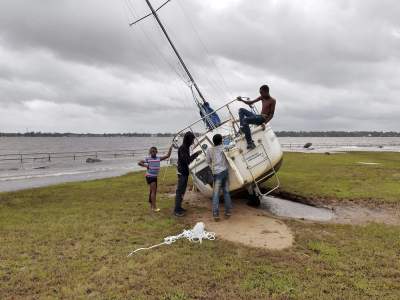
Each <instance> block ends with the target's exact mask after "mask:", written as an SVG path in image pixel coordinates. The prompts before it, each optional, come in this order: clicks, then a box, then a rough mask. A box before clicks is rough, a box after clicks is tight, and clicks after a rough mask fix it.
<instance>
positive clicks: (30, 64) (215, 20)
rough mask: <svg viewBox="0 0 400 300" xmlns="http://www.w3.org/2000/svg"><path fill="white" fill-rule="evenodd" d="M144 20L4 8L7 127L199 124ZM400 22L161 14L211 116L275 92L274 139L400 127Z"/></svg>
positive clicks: (399, 11)
mask: <svg viewBox="0 0 400 300" xmlns="http://www.w3.org/2000/svg"><path fill="white" fill-rule="evenodd" d="M153 2H154V5H155V6H157V5H158V4H160V3H162V1H158V0H153ZM127 3H128V4H130V5H128V6H127V5H126V4H127ZM146 11H147V8H146V7H145V5H144V1H141V0H121V1H105V0H102V1H99V0H89V1H83V2H82V1H77V0H68V1H67V0H63V1H61V0H60V1H50V0H40V1H28V0H12V1H11V0H6V1H1V3H0V113H1V114H2V118H1V119H0V131H24V130H25V129H26V128H30V129H31V130H42V131H77V132H86V131H92V132H112V131H123V132H126V131H151V132H158V131H176V130H178V129H180V128H181V127H183V126H185V125H187V123H189V122H191V121H194V120H196V118H198V116H197V113H196V111H195V110H194V107H193V103H192V102H191V96H190V91H189V90H188V88H187V87H186V85H185V83H184V82H183V80H182V79H181V76H182V70H181V68H180V67H179V66H178V64H177V61H176V59H175V58H174V56H173V55H172V52H171V50H170V48H169V45H168V44H167V42H166V40H165V38H164V37H163V36H162V35H161V34H160V31H159V30H158V29H157V26H156V24H155V22H154V20H152V19H151V18H149V19H147V20H145V21H143V22H142V23H141V24H139V25H137V26H134V27H132V28H129V27H128V25H127V24H128V22H129V21H131V20H133V19H134V18H135V17H137V16H139V15H142V14H144V13H146ZM134 15H135V16H134ZM399 15H400V4H399V3H398V2H397V1H395V0H386V1H381V2H377V1H373V0H368V1H361V0H352V1H347V0H346V1H342V0H337V1H331V2H321V1H317V0H307V1H302V2H294V1H289V0H287V1H276V0H268V1H256V0H247V1H244V0H218V1H212V0H203V1H200V0H196V1H183V0H174V1H171V3H170V4H168V5H167V6H166V7H165V8H163V10H162V12H161V17H162V19H163V21H164V22H165V24H166V26H167V28H168V30H169V32H170V34H171V36H172V38H173V39H174V40H175V41H176V44H177V46H178V48H179V49H180V50H181V52H182V54H183V56H184V58H185V60H186V61H187V62H188V65H189V66H190V68H191V69H192V71H193V73H194V75H195V77H196V78H198V81H199V83H200V85H201V87H202V88H203V90H204V93H205V95H206V96H207V97H208V98H209V99H210V101H211V102H212V103H213V104H214V106H215V107H217V106H220V105H222V104H223V103H224V102H225V101H227V100H228V99H231V98H233V97H234V96H236V95H249V96H252V97H253V96H257V90H258V87H259V85H260V84H262V83H264V82H267V83H268V84H269V85H270V86H271V92H272V94H273V95H274V96H275V97H276V98H277V99H278V107H277V114H276V118H275V119H274V120H273V126H274V128H275V129H277V130H336V129H337V130H373V129H377V130H400V127H399V122H398V115H399V114H400V105H399V104H398V101H397V100H398V98H399V96H400V54H399V53H400V52H399V51H398V49H399V48H400V19H399V18H398V16H399ZM192 24H194V26H195V28H193V27H192ZM197 35H199V36H200V38H201V40H199V39H198V37H197ZM215 65H217V67H218V68H216V66H215ZM220 75H222V76H223V78H221V76H220Z"/></svg>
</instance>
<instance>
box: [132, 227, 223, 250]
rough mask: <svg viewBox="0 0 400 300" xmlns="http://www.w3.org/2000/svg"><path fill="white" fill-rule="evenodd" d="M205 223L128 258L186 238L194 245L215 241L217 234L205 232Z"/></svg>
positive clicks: (168, 237) (167, 238) (169, 237)
mask: <svg viewBox="0 0 400 300" xmlns="http://www.w3.org/2000/svg"><path fill="white" fill-rule="evenodd" d="M204 227H205V226H204V223H203V222H198V223H196V225H195V226H194V227H193V229H190V230H184V231H183V232H182V233H181V234H178V235H172V236H167V237H166V238H164V242H163V243H160V244H156V245H153V246H150V247H147V248H139V249H136V250H134V251H132V252H131V253H129V254H128V257H129V256H131V255H133V254H135V253H136V252H139V251H142V250H149V249H153V248H156V247H159V246H161V245H171V244H172V243H175V242H176V241H177V240H179V239H182V238H186V239H187V240H188V241H189V242H192V243H201V242H202V241H203V240H210V241H213V240H215V232H208V231H205V230H204Z"/></svg>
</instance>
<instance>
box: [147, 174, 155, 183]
mask: <svg viewBox="0 0 400 300" xmlns="http://www.w3.org/2000/svg"><path fill="white" fill-rule="evenodd" d="M146 181H147V184H150V183H152V182H155V183H156V184H157V177H151V176H146Z"/></svg>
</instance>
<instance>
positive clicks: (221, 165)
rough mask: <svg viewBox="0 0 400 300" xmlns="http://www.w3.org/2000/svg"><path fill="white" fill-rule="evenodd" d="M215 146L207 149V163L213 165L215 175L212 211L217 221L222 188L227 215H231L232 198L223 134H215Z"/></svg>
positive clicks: (212, 169)
mask: <svg viewBox="0 0 400 300" xmlns="http://www.w3.org/2000/svg"><path fill="white" fill-rule="evenodd" d="M213 143H214V147H212V148H211V149H208V151H207V163H208V164H209V165H210V167H211V171H212V173H213V176H214V191H213V197H212V202H213V208H212V213H213V217H214V220H215V221H218V220H219V193H220V190H221V189H222V191H223V194H224V205H225V216H226V217H230V216H231V209H232V200H231V196H230V194H229V174H228V162H227V161H226V157H225V154H224V145H223V144H222V135H220V134H216V135H214V136H213Z"/></svg>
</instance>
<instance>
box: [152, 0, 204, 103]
mask: <svg viewBox="0 0 400 300" xmlns="http://www.w3.org/2000/svg"><path fill="white" fill-rule="evenodd" d="M146 3H147V5H148V6H149V8H150V10H151V13H152V14H153V16H154V18H155V19H156V21H157V23H158V25H159V26H160V27H161V30H162V31H163V33H164V35H165V37H166V38H167V40H168V42H169V44H170V45H171V47H172V50H174V52H175V54H176V56H177V57H178V59H179V62H180V63H181V65H182V67H183V69H184V70H185V72H186V74H187V75H188V76H189V79H190V82H191V83H192V84H193V86H194V88H195V89H196V91H197V93H198V94H199V96H200V98H201V99H202V100H203V102H206V100H205V99H204V97H203V94H202V93H201V92H200V89H199V87H198V85H197V83H196V81H194V78H193V76H192V74H190V72H189V69H188V68H187V67H186V64H185V62H184V61H183V59H182V57H181V56H180V54H179V52H178V50H177V49H176V48H175V45H174V44H173V43H172V41H171V39H170V37H169V35H168V33H167V31H166V30H165V28H164V26H163V24H162V23H161V20H160V18H159V17H158V14H157V11H156V10H155V9H154V8H153V6H152V5H151V3H150V0H146Z"/></svg>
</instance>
